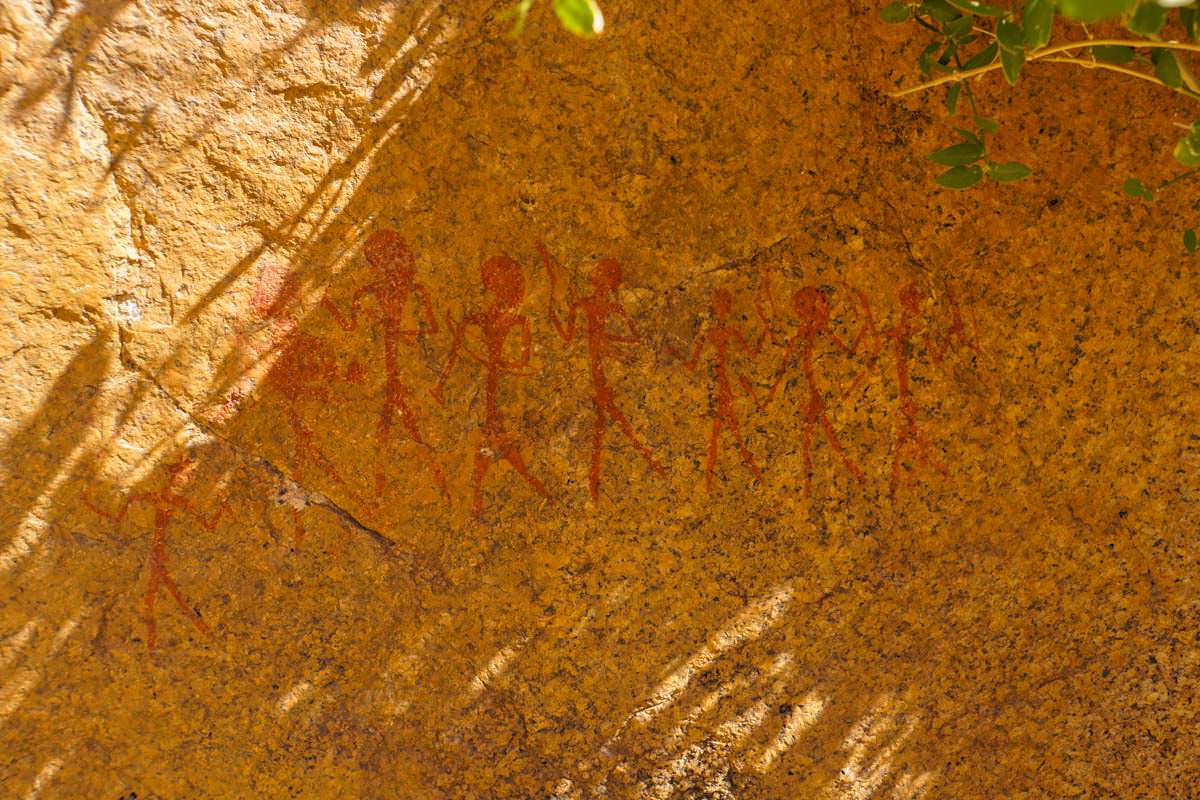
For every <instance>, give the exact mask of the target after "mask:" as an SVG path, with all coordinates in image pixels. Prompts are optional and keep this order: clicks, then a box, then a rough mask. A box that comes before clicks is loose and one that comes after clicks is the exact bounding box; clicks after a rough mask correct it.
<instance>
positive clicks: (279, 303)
mask: <svg viewBox="0 0 1200 800" xmlns="http://www.w3.org/2000/svg"><path fill="white" fill-rule="evenodd" d="M299 299H300V281H299V278H298V277H297V275H296V273H295V272H293V271H291V270H288V269H287V268H286V267H272V268H268V269H267V270H264V272H263V275H262V277H261V279H260V282H259V287H258V291H257V292H255V294H254V296H253V297H252V298H251V301H250V310H251V311H252V312H253V313H254V314H255V316H257V317H258V318H259V319H262V320H265V321H267V322H268V323H269V325H270V331H269V335H268V339H267V341H266V342H265V343H263V344H261V345H260V346H258V347H255V348H254V350H255V351H256V355H257V356H258V357H266V356H269V355H271V354H275V361H274V363H272V364H271V368H270V369H269V370H268V371H267V374H266V377H265V379H264V380H265V383H266V385H267V386H268V387H269V388H270V389H272V390H273V391H274V392H275V393H276V394H278V395H279V397H280V399H281V400H282V401H283V413H284V417H285V419H287V422H288V427H290V428H291V429H292V437H293V446H292V452H291V453H290V456H289V461H290V465H291V469H292V475H293V477H294V479H295V480H303V470H304V466H305V465H306V463H308V462H312V463H313V464H315V465H316V466H317V468H318V469H320V470H321V472H322V473H324V475H325V476H326V477H327V478H329V480H331V481H333V482H334V483H335V484H337V485H338V486H339V487H340V488H341V489H342V490H343V491H344V492H346V494H347V495H349V496H350V497H352V498H353V499H354V500H355V501H356V502H360V503H361V502H362V501H361V499H360V498H359V497H358V494H357V493H356V492H355V491H354V490H353V489H352V488H350V486H349V485H348V484H347V483H346V481H345V480H343V479H342V476H341V475H340V474H339V473H338V471H337V469H336V468H335V467H334V465H333V462H332V461H330V460H329V458H328V457H327V456H326V455H325V454H324V453H323V452H322V451H321V449H320V448H319V447H318V446H317V442H316V435H315V434H314V433H313V430H312V429H311V428H310V427H308V425H307V424H306V423H305V421H304V418H303V417H302V416H301V414H300V406H301V404H302V403H304V402H309V401H311V402H316V403H327V402H328V401H329V387H330V385H331V384H332V383H334V382H335V381H337V380H338V374H337V372H338V365H337V361H336V359H335V357H334V354H333V353H332V351H330V349H329V347H328V345H326V344H325V342H323V341H322V340H320V339H318V338H317V337H315V336H312V335H310V334H307V333H305V332H303V331H301V330H300V324H299V322H297V321H296V319H295V317H294V316H293V315H292V309H293V308H294V307H296V305H297V304H298V303H299ZM240 394H241V390H235V395H240ZM231 399H232V398H231ZM238 399H239V401H240V398H238ZM292 520H293V527H294V529H295V543H296V545H297V546H299V545H300V543H301V542H302V541H303V540H304V533H305V531H304V523H303V520H302V519H301V516H300V509H298V508H293V509H292Z"/></svg>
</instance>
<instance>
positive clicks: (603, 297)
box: [538, 242, 667, 500]
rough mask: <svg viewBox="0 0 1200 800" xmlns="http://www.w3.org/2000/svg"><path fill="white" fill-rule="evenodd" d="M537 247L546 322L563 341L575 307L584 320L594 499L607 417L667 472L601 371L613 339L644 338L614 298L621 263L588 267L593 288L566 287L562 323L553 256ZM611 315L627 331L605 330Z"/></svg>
mask: <svg viewBox="0 0 1200 800" xmlns="http://www.w3.org/2000/svg"><path fill="white" fill-rule="evenodd" d="M538 252H539V253H541V256H542V263H544V264H545V265H546V271H547V272H548V273H549V274H550V301H549V310H550V322H551V324H552V325H553V326H554V329H555V330H556V331H557V332H558V335H559V336H561V337H562V339H563V341H565V342H569V341H571V340H572V339H574V338H575V319H576V317H575V312H576V311H582V312H583V318H584V324H585V325H586V329H585V331H584V335H585V336H586V337H587V346H588V371H589V373H590V374H591V378H592V406H593V408H594V410H595V417H594V419H593V423H592V463H591V470H590V471H589V472H588V488H589V489H590V490H591V493H592V499H593V500H598V499H599V497H600V462H601V459H602V457H603V453H604V433H605V431H606V430H607V428H608V422H609V420H611V421H613V422H615V423H616V424H617V427H618V428H619V429H620V430H621V432H622V433H623V434H625V438H626V439H628V440H629V443H630V444H632V445H633V448H634V449H635V450H636V451H637V452H638V454H639V455H641V457H642V458H643V459H645V460H646V463H647V464H649V465H650V468H651V469H652V470H654V471H655V472H656V473H657V474H658V475H659V477H662V478H666V477H667V473H666V470H664V469H663V467H662V465H661V464H659V463H658V461H657V460H656V459H655V458H654V454H653V453H652V452H651V451H650V448H649V447H648V446H647V445H646V444H645V443H643V442H642V441H641V440H640V439H638V436H637V434H636V433H635V432H634V430H633V425H632V424H630V422H629V418H628V417H626V416H625V414H624V412H622V411H621V409H620V408H618V407H617V394H616V392H615V391H614V390H613V388H612V384H610V383H609V382H608V376H607V374H606V373H605V371H604V365H605V361H607V360H608V359H609V358H610V357H611V356H612V354H613V345H614V344H633V343H638V344H644V343H645V341H644V340H643V339H642V337H641V334H639V333H638V331H637V328H636V327H634V324H633V319H632V318H631V317H630V316H629V313H628V312H627V311H626V310H625V308H624V307H623V306H622V305H621V303H620V301H619V300H618V298H617V288H618V287H619V286H620V285H621V265H620V264H619V263H617V262H616V261H613V260H611V259H604V260H602V261H600V262H598V263H597V264H596V266H595V268H594V269H593V271H592V293H591V294H588V295H584V296H583V297H575V296H574V293H573V292H571V290H570V289H568V291H567V319H566V323H565V324H564V323H563V321H562V320H560V319H559V317H558V313H557V312H556V311H555V308H554V294H555V289H556V288H557V285H558V270H557V268H556V265H555V262H554V259H553V257H552V256H551V255H550V253H549V252H548V251H547V250H546V247H545V245H543V244H542V243H541V242H539V243H538ZM613 317H616V318H618V319H620V320H621V321H622V322H624V323H625V326H626V328H627V329H628V331H629V335H628V336H618V335H616V334H614V333H611V332H610V331H609V330H608V322H609V320H610V319H612V318H613Z"/></svg>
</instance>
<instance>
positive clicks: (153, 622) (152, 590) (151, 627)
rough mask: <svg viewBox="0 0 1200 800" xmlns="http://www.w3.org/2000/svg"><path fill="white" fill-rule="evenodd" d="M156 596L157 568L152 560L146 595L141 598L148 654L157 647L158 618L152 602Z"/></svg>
mask: <svg viewBox="0 0 1200 800" xmlns="http://www.w3.org/2000/svg"><path fill="white" fill-rule="evenodd" d="M157 598H158V568H157V566H156V565H155V564H154V562H153V560H151V563H150V580H149V581H148V582H147V583H146V595H145V598H144V600H143V602H144V604H145V611H144V616H143V619H145V621H146V648H147V649H148V650H149V651H150V655H154V650H155V649H156V648H157V647H158V620H157V619H156V618H155V616H154V603H155V601H156V600H157Z"/></svg>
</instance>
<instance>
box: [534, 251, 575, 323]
mask: <svg viewBox="0 0 1200 800" xmlns="http://www.w3.org/2000/svg"><path fill="white" fill-rule="evenodd" d="M537 249H538V254H539V255H540V256H541V257H542V264H544V265H545V267H546V273H547V274H548V275H549V276H550V297H549V299H547V301H546V307H547V310H548V312H549V316H550V324H551V325H552V326H553V327H554V330H555V331H557V332H558V335H559V336H561V337H562V339H563V341H565V342H569V341H571V340H572V339H574V338H575V312H576V310H577V305H578V304H577V303H576V302H575V299H574V298H573V297H571V296H570V295H571V291H570V289H569V288H568V289H567V321H566V324H563V321H562V320H560V319H559V318H558V311H557V310H556V309H555V308H554V295H555V294H557V293H558V265H557V263H556V262H555V261H554V256H552V255H550V251H549V250H547V249H546V245H544V244H543V243H541V242H538V243H537Z"/></svg>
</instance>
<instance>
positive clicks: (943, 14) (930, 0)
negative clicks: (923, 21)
mask: <svg viewBox="0 0 1200 800" xmlns="http://www.w3.org/2000/svg"><path fill="white" fill-rule="evenodd" d="M922 7H923V8H924V9H925V11H926V13H928V14H929V16H931V17H933V19H934V21H935V22H942V23H945V22H950V21H951V20H955V19H958V18H959V17H961V16H962V14H960V13H959V12H958V10H957V9H955V8H953V7H952V6H951V5H950V4H949V3H947V2H946V0H925V2H924V4H923V5H922Z"/></svg>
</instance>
